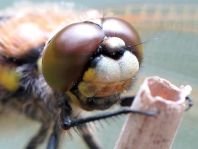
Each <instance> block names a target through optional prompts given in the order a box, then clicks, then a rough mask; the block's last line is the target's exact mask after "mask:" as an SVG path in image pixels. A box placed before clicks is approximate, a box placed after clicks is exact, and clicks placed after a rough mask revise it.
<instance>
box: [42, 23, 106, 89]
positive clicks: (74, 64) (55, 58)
mask: <svg viewBox="0 0 198 149" xmlns="http://www.w3.org/2000/svg"><path fill="white" fill-rule="evenodd" d="M104 37H105V35H104V32H103V31H102V29H101V27H100V26H98V25H97V24H95V23H91V22H81V23H75V24H71V25H69V26H66V27H65V28H63V29H62V30H61V31H60V32H58V33H57V34H56V35H55V36H54V37H53V38H52V39H51V40H50V42H49V43H48V44H47V45H46V47H45V50H44V54H43V58H42V72H43V75H44V77H45V79H46V81H47V83H48V84H49V85H50V86H51V87H53V88H54V89H57V90H61V91H67V90H69V89H70V88H71V87H72V86H73V85H74V84H75V83H76V82H77V81H78V80H79V79H80V77H81V76H82V73H83V71H84V69H85V65H86V64H87V63H88V61H89V59H90V56H91V55H92V54H93V53H94V52H95V51H96V50H97V49H98V47H99V45H100V44H101V43H102V41H103V39H104Z"/></svg>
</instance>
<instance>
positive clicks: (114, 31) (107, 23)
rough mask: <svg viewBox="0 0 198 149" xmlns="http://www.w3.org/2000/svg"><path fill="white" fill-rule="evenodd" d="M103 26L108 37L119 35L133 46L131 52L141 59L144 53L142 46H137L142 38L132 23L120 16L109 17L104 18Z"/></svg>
mask: <svg viewBox="0 0 198 149" xmlns="http://www.w3.org/2000/svg"><path fill="white" fill-rule="evenodd" d="M102 28H103V30H104V32H105V35H106V36H107V37H118V38H120V39H122V40H123V41H124V43H125V45H126V47H127V46H129V47H132V48H131V52H133V53H134V54H135V55H136V57H137V58H138V60H139V61H141V59H142V55H143V51H142V47H141V46H135V45H137V44H140V43H141V40H140V37H139V35H138V33H137V31H136V30H135V29H134V28H133V27H132V26H131V24H129V23H128V22H126V21H124V20H122V19H119V18H114V17H109V18H104V19H103V22H102Z"/></svg>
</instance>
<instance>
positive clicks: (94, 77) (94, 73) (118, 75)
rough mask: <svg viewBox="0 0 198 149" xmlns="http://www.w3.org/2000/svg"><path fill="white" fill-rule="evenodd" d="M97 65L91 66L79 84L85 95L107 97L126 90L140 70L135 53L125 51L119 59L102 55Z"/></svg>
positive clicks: (81, 91) (79, 88) (98, 58)
mask: <svg viewBox="0 0 198 149" xmlns="http://www.w3.org/2000/svg"><path fill="white" fill-rule="evenodd" d="M95 59H97V63H96V66H95V67H91V68H89V69H88V70H87V71H86V72H85V73H84V75H83V79H82V81H81V82H80V83H79V85H78V90H79V91H80V93H81V94H82V95H83V96H85V97H106V96H111V95H115V94H119V93H121V92H123V91H124V90H126V89H127V88H128V87H129V86H130V84H131V82H132V79H133V78H134V76H135V75H136V73H137V72H138V70H139V62H138V59H137V58H136V56H135V55H134V54H132V53H131V52H129V51H125V52H124V54H123V55H122V56H121V57H120V58H119V59H117V60H114V59H112V58H110V57H107V56H103V55H100V56H99V57H96V58H95Z"/></svg>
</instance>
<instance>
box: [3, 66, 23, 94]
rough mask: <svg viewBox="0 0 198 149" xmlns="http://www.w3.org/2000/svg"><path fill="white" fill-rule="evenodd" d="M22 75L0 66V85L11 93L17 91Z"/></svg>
mask: <svg viewBox="0 0 198 149" xmlns="http://www.w3.org/2000/svg"><path fill="white" fill-rule="evenodd" d="M19 79H20V75H19V74H18V73H17V72H16V71H14V70H12V69H10V68H6V67H4V66H0V85H2V86H3V87H4V88H6V89H7V90H9V91H16V90H17V89H18V87H19Z"/></svg>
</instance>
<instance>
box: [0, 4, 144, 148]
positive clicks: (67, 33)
mask: <svg viewBox="0 0 198 149" xmlns="http://www.w3.org/2000/svg"><path fill="white" fill-rule="evenodd" d="M46 8H47V7H45V8H42V9H41V11H35V10H29V11H24V12H22V13H21V14H23V15H20V14H19V16H18V15H16V16H12V17H9V18H8V19H6V20H3V21H4V22H3V23H2V24H0V68H1V69H0V71H1V73H0V93H1V94H0V104H1V105H3V106H6V107H7V105H8V106H9V108H10V106H11V108H12V109H16V110H18V111H21V112H22V113H25V114H26V115H27V116H28V117H31V118H32V119H34V120H39V121H40V122H41V123H42V127H41V129H40V131H39V132H38V134H37V135H35V137H33V138H32V140H30V142H29V144H28V145H27V148H35V147H36V146H37V145H38V144H40V143H41V142H42V141H44V139H45V137H46V135H47V133H48V131H49V130H50V129H52V133H51V136H50V139H49V143H48V148H54V149H55V148H57V146H58V138H59V137H60V134H61V131H62V130H63V129H64V130H67V129H70V128H71V127H78V129H79V131H80V132H81V133H82V134H83V135H82V136H83V139H84V140H85V142H87V144H88V146H90V147H92V148H98V146H97V144H96V143H95V141H93V140H92V141H90V136H91V132H89V131H88V127H87V126H86V125H82V124H85V123H87V122H92V121H95V120H99V119H104V118H107V117H111V116H114V115H119V114H122V113H125V114H126V113H130V112H131V111H130V110H127V111H125V110H121V111H118V112H115V113H107V112H105V113H104V114H103V115H99V116H93V117H88V118H82V117H81V113H79V112H78V109H80V110H82V109H84V110H88V111H92V110H104V109H108V108H109V107H111V106H112V105H113V104H115V103H119V100H120V99H121V98H120V94H121V93H122V92H123V91H125V90H126V89H127V88H128V87H129V86H130V85H131V83H132V80H133V78H134V77H135V75H136V73H137V72H138V70H139V66H140V64H141V60H142V49H141V46H135V45H138V44H140V43H141V41H140V38H139V35H138V33H137V32H136V30H135V29H134V28H133V27H132V26H131V25H130V24H129V23H127V22H126V21H124V20H122V19H119V18H115V17H107V18H100V19H88V20H87V21H80V22H77V23H72V24H69V25H66V26H65V27H64V28H62V29H61V30H60V31H59V32H57V33H56V34H55V35H54V37H52V38H51V39H50V40H49V42H48V43H47V44H46V45H45V47H44V50H43V45H44V44H45V43H46V40H47V39H48V38H49V32H53V30H56V28H57V26H59V24H63V23H65V18H68V17H73V16H72V15H71V13H69V12H65V13H63V12H62V11H59V10H58V11H57V9H55V10H54V11H53V15H52V16H48V14H50V13H51V12H52V10H51V9H52V7H50V8H48V9H46ZM72 14H75V12H73V13H72ZM46 16H48V17H46ZM74 16H75V17H76V14H75V15H74ZM96 18H98V17H96ZM11 31H12V32H11ZM16 34H17V35H18V36H16ZM30 35H32V36H30ZM31 37H32V38H31ZM34 37H35V38H34ZM40 70H41V71H40ZM51 126H53V128H51ZM81 126H82V127H81ZM86 133H88V135H87V134H86ZM84 134H86V135H84ZM87 136H88V138H89V139H88V140H89V141H87ZM41 140H42V141H41Z"/></svg>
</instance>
